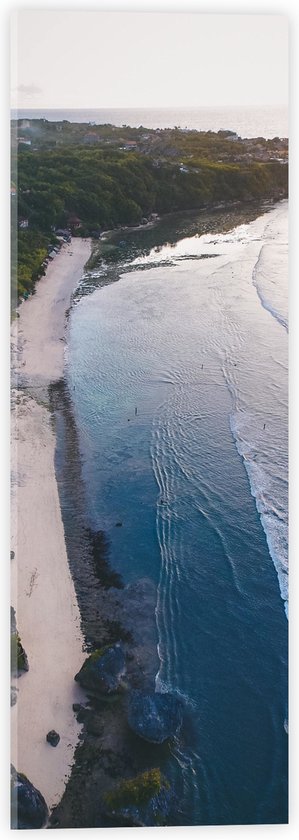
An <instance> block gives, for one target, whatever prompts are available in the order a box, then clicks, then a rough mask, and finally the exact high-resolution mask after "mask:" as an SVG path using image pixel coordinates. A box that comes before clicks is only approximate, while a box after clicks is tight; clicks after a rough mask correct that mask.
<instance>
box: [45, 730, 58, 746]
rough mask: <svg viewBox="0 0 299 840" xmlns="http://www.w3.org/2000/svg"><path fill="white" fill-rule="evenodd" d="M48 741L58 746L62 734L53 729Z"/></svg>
mask: <svg viewBox="0 0 299 840" xmlns="http://www.w3.org/2000/svg"><path fill="white" fill-rule="evenodd" d="M47 741H48V744H51V747H57V744H59V741H60V735H58V732H55V729H51V730H50V732H48V734H47Z"/></svg>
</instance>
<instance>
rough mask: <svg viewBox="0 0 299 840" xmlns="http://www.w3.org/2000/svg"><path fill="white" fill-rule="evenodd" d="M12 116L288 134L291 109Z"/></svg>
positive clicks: (123, 110)
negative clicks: (289, 111)
mask: <svg viewBox="0 0 299 840" xmlns="http://www.w3.org/2000/svg"><path fill="white" fill-rule="evenodd" d="M11 113H12V118H13V119H16V118H17V117H19V118H20V119H22V118H23V119H40V118H43V119H47V120H50V121H51V120H53V121H60V120H68V121H69V122H91V123H96V124H97V125H101V124H105V123H110V124H111V125H118V126H122V125H130V126H136V127H137V128H138V127H139V126H141V125H142V126H144V127H145V128H174V127H175V126H179V127H180V128H183V129H184V128H189V129H190V128H193V129H196V130H197V131H219V130H220V129H231V130H232V131H236V132H237V134H239V135H240V136H241V137H265V138H271V137H276V136H278V137H288V135H289V129H288V110H287V108H285V107H280V108H279V107H276V108H273V107H269V108H225V107H221V106H220V107H218V108H215V107H211V108H95V109H84V108H82V109H77V110H74V109H73V110H71V109H64V110H61V109H60V110H59V109H53V108H52V109H47V108H44V109H35V108H31V109H26V108H25V109H24V108H22V109H20V110H19V111H16V110H14V109H13V110H12V112H11Z"/></svg>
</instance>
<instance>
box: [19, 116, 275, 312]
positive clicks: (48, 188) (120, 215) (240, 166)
mask: <svg viewBox="0 0 299 840" xmlns="http://www.w3.org/2000/svg"><path fill="white" fill-rule="evenodd" d="M20 122H21V123H22V121H20ZM14 129H15V131H14V133H13V137H14V144H15V145H14V148H13V152H12V172H13V174H14V177H15V171H16V162H17V171H18V196H17V197H16V196H12V202H16V201H17V204H18V206H17V216H18V254H17V260H15V262H16V263H17V266H16V267H14V259H15V256H16V255H15V254H14V248H12V261H13V271H12V285H13V291H14V290H16V288H17V290H18V294H19V295H21V296H23V295H24V294H26V293H28V291H30V290H32V288H33V286H34V283H35V282H36V280H37V279H38V278H39V277H40V276H41V274H42V273H43V263H44V262H45V260H46V259H47V256H48V250H49V249H50V246H51V245H53V243H54V242H55V230H57V229H59V228H63V229H65V228H67V229H70V230H71V232H72V234H73V235H77V236H92V237H95V238H96V237H98V236H99V235H100V233H101V232H102V231H103V230H107V229H111V228H116V227H121V226H134V225H137V224H140V223H141V222H142V220H143V219H144V218H145V219H148V218H149V217H150V216H151V214H152V213H157V214H163V213H171V212H174V211H184V210H192V209H194V210H196V209H201V208H205V207H209V206H212V205H215V204H217V203H219V202H225V203H226V202H231V201H251V200H258V199H264V198H274V199H278V198H282V197H285V196H286V195H287V190H288V167H287V166H285V165H283V163H282V162H281V161H284V160H286V155H287V141H280V140H279V138H275V140H271V141H266V140H263V138H257V140H250V141H249V140H247V141H243V140H241V139H240V138H236V137H233V136H232V133H231V132H218V133H217V134H216V133H213V132H197V131H190V132H184V131H181V130H179V129H173V130H170V129H167V130H163V131H162V130H156V131H153V130H147V129H144V128H142V127H141V128H139V129H137V128H136V129H133V128H128V127H122V128H115V127H114V126H89V125H84V124H72V123H68V122H66V121H65V122H63V123H48V122H47V121H46V120H31V121H30V125H29V127H28V126H27V127H25V128H24V129H23V128H22V125H21V126H20V127H19V129H18V126H17V125H16V124H15V125H14ZM18 130H19V137H20V133H21V134H22V135H25V139H26V138H31V146H26V145H24V144H23V143H20V144H19V145H18V148H17V145H16V144H17V140H16V137H17V133H18ZM279 156H280V157H279ZM24 220H26V224H27V223H28V227H26V228H23V227H22V228H20V227H19V226H20V223H23V222H24Z"/></svg>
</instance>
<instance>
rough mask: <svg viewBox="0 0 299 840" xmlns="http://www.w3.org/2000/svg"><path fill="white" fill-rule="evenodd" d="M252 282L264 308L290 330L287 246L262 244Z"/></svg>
mask: <svg viewBox="0 0 299 840" xmlns="http://www.w3.org/2000/svg"><path fill="white" fill-rule="evenodd" d="M252 282H253V285H254V286H255V288H256V291H257V294H258V296H259V298H260V301H261V304H262V306H263V307H264V309H267V310H268V312H270V313H271V315H273V317H274V318H276V320H277V321H278V322H279V324H281V325H282V326H283V327H284V328H285V329H286V330H287V332H288V328H289V327H288V313H287V293H286V285H287V253H286V246H285V247H282V246H281V245H278V247H277V246H275V245H273V243H271V245H270V244H265V243H264V244H263V245H262V247H261V250H260V253H259V257H258V260H257V262H256V264H255V266H254V269H253V272H252Z"/></svg>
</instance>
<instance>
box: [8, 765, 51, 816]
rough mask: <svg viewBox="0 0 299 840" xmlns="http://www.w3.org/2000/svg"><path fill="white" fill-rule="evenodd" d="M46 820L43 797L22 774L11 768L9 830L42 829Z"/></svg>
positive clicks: (46, 812)
mask: <svg viewBox="0 0 299 840" xmlns="http://www.w3.org/2000/svg"><path fill="white" fill-rule="evenodd" d="M47 818H48V808H47V805H46V802H45V800H44V797H43V796H42V794H41V793H40V791H39V790H37V788H35V787H34V785H32V784H31V782H29V779H27V776H25V775H24V774H23V773H17V771H16V770H15V768H14V767H13V766H12V767H11V828H26V829H29V828H42V827H43V826H44V825H45V823H46V821H47Z"/></svg>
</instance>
